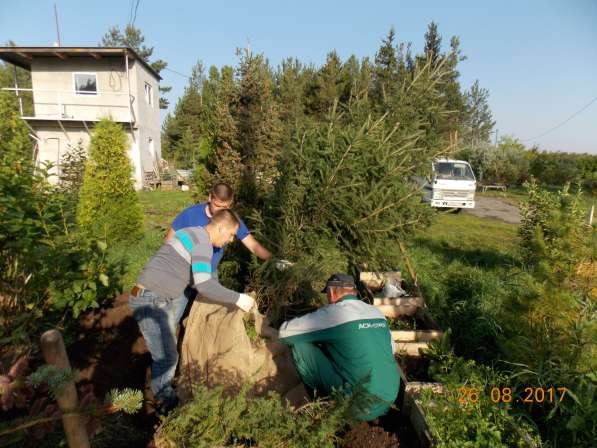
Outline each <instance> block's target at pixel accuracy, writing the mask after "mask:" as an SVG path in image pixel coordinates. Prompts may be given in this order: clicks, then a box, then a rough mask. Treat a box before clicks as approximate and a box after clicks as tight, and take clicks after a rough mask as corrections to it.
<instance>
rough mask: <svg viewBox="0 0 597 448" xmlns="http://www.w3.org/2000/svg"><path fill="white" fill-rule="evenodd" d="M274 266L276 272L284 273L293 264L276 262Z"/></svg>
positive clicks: (284, 261)
mask: <svg viewBox="0 0 597 448" xmlns="http://www.w3.org/2000/svg"><path fill="white" fill-rule="evenodd" d="M274 265H275V266H276V269H277V270H278V271H284V270H286V269H288V268H289V267H290V266H293V265H294V263H291V262H290V261H288V260H276V262H275V263H274Z"/></svg>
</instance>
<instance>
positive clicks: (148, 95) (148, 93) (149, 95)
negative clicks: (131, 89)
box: [145, 83, 153, 106]
mask: <svg viewBox="0 0 597 448" xmlns="http://www.w3.org/2000/svg"><path fill="white" fill-rule="evenodd" d="M145 101H147V104H149V105H150V106H152V105H153V89H152V88H151V84H149V83H145Z"/></svg>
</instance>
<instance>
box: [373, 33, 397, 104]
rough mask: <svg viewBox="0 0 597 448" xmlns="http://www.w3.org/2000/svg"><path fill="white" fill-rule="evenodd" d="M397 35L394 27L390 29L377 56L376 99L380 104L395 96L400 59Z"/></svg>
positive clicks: (374, 76)
mask: <svg viewBox="0 0 597 448" xmlns="http://www.w3.org/2000/svg"><path fill="white" fill-rule="evenodd" d="M395 38H396V33H395V31H394V27H392V28H390V31H389V32H388V34H387V36H386V37H385V39H383V40H382V44H381V47H380V48H379V50H378V51H377V54H376V55H375V68H374V71H373V79H374V87H373V91H374V98H375V101H376V102H377V103H378V104H383V103H386V102H387V101H388V99H389V98H391V97H392V96H393V95H394V89H395V87H396V82H397V80H398V79H397V71H398V59H397V55H396V44H395V42H394V40H395Z"/></svg>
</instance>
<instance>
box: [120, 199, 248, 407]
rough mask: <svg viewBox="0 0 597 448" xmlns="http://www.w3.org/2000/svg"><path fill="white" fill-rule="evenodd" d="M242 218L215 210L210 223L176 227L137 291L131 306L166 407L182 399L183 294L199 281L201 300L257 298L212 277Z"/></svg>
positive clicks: (242, 304)
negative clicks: (178, 381)
mask: <svg viewBox="0 0 597 448" xmlns="http://www.w3.org/2000/svg"><path fill="white" fill-rule="evenodd" d="M238 226H239V218H238V216H237V215H236V213H234V212H233V211H232V210H221V211H218V212H217V213H215V214H214V215H213V217H212V220H211V222H210V223H209V224H207V225H206V226H205V227H187V228H184V229H180V230H178V231H177V232H176V234H175V236H174V238H172V239H170V240H168V241H167V242H166V243H165V244H164V245H163V246H162V247H160V249H159V250H158V251H157V253H156V254H155V255H154V256H153V257H152V258H151V259H150V260H149V261H148V262H147V264H146V265H145V267H144V268H143V271H142V272H141V274H140V275H139V278H138V280H137V284H136V286H135V287H134V288H133V290H132V291H131V295H130V298H129V306H130V307H131V309H132V310H133V317H134V318H135V320H136V321H137V323H138V324H139V328H140V329H141V333H142V334H143V337H144V338H145V342H146V344H147V348H148V349H149V352H150V353H151V359H152V361H153V362H152V365H151V390H152V391H153V393H154V395H155V398H156V400H157V401H158V402H160V403H161V404H162V405H163V406H164V407H165V408H170V407H172V406H173V405H174V404H175V403H176V393H175V392H174V389H173V388H172V384H171V382H172V378H173V377H174V372H175V371H176V365H177V363H178V351H177V348H176V326H177V325H178V322H179V321H180V318H181V317H182V313H183V312H184V309H185V306H186V303H187V301H186V299H184V300H183V299H182V298H181V296H182V297H183V298H184V295H183V294H182V293H183V291H184V289H185V288H186V287H187V286H189V285H190V286H194V287H195V288H196V289H197V291H198V292H199V297H200V298H201V299H206V300H208V301H210V302H218V303H222V304H228V305H235V306H237V307H238V308H240V309H242V310H243V311H249V310H250V309H251V308H252V307H253V305H254V304H255V301H254V300H253V298H252V297H250V296H248V295H247V294H241V293H238V292H235V291H232V290H230V289H227V288H225V287H223V286H222V285H220V283H219V282H218V280H217V279H216V278H214V277H213V276H212V263H211V258H212V256H213V248H214V247H222V246H224V245H225V244H227V243H229V242H231V241H232V240H233V239H234V235H235V234H236V231H237V229H238Z"/></svg>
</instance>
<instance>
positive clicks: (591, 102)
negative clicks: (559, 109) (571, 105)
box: [522, 96, 597, 142]
mask: <svg viewBox="0 0 597 448" xmlns="http://www.w3.org/2000/svg"><path fill="white" fill-rule="evenodd" d="M595 101H597V96H596V97H595V98H593V99H592V100H591V101H589V102H588V103H587V104H585V105H584V106H583V107H581V108H580V109H579V110H577V111H576V112H574V113H573V114H572V115H570V116H569V117H568V118H566V119H565V120H564V121H562V122H561V123H560V124H558V125H556V126H554V127H553V128H549V129H548V130H547V131H545V132H543V133H542V134H539V135H537V136H536V137H532V138H527V139H524V140H522V141H523V142H528V141H529V140H536V139H538V138H541V137H543V136H544V135H547V134H549V133H550V132H552V131H555V130H556V129H558V128H560V127H562V126H564V125H565V124H566V123H568V122H569V121H570V120H572V119H573V118H574V117H576V116H577V115H579V114H580V113H581V112H583V111H584V110H585V109H587V108H588V107H589V106H590V105H591V104H593V103H594V102H595Z"/></svg>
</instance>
